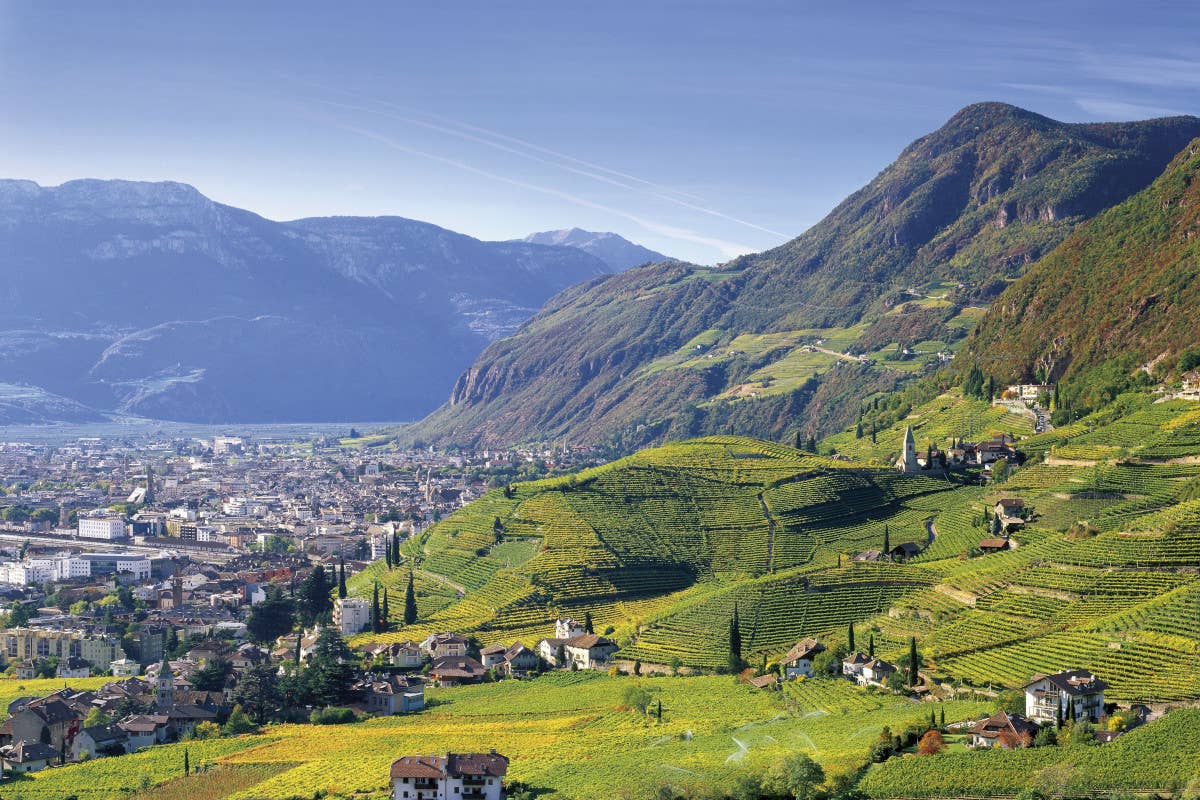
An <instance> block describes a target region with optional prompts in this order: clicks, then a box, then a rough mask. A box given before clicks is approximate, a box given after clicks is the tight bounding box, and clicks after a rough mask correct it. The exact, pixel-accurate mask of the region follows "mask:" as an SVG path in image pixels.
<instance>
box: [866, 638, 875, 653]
mask: <svg viewBox="0 0 1200 800" xmlns="http://www.w3.org/2000/svg"><path fill="white" fill-rule="evenodd" d="M867 655H869V656H870V657H871V658H874V657H875V634H873V633H872V634H871V635H870V636H869V637H868V638H867Z"/></svg>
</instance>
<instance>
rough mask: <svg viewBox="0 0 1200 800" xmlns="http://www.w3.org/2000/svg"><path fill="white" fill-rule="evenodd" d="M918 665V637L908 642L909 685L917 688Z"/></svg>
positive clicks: (913, 637) (912, 637)
mask: <svg viewBox="0 0 1200 800" xmlns="http://www.w3.org/2000/svg"><path fill="white" fill-rule="evenodd" d="M918 672H919V669H918V664H917V637H915V636H911V637H909V640H908V685H909V686H916V685H917V677H918Z"/></svg>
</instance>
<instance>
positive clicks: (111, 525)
mask: <svg viewBox="0 0 1200 800" xmlns="http://www.w3.org/2000/svg"><path fill="white" fill-rule="evenodd" d="M78 530H79V538H80V539H106V540H109V541H114V540H117V539H124V538H126V536H127V534H126V532H125V517H123V516H121V515H120V514H113V513H112V512H110V511H108V510H106V509H98V510H96V511H93V512H91V513H90V514H87V515H81V516H80V517H79V529H78Z"/></svg>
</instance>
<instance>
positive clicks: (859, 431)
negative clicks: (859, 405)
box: [854, 418, 863, 439]
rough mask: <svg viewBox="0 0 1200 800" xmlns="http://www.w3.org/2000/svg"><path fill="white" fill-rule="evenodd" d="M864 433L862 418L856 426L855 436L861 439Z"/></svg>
mask: <svg viewBox="0 0 1200 800" xmlns="http://www.w3.org/2000/svg"><path fill="white" fill-rule="evenodd" d="M862 434H863V429H862V419H861V418H860V419H859V420H858V424H857V425H855V426H854V438H855V439H861V438H862Z"/></svg>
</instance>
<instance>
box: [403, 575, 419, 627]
mask: <svg viewBox="0 0 1200 800" xmlns="http://www.w3.org/2000/svg"><path fill="white" fill-rule="evenodd" d="M416 621H417V595H416V592H414V591H413V574H412V570H411V569H410V570H409V571H408V587H407V588H406V589H405V590H404V624H405V625H412V624H413V623H414V622H416Z"/></svg>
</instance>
